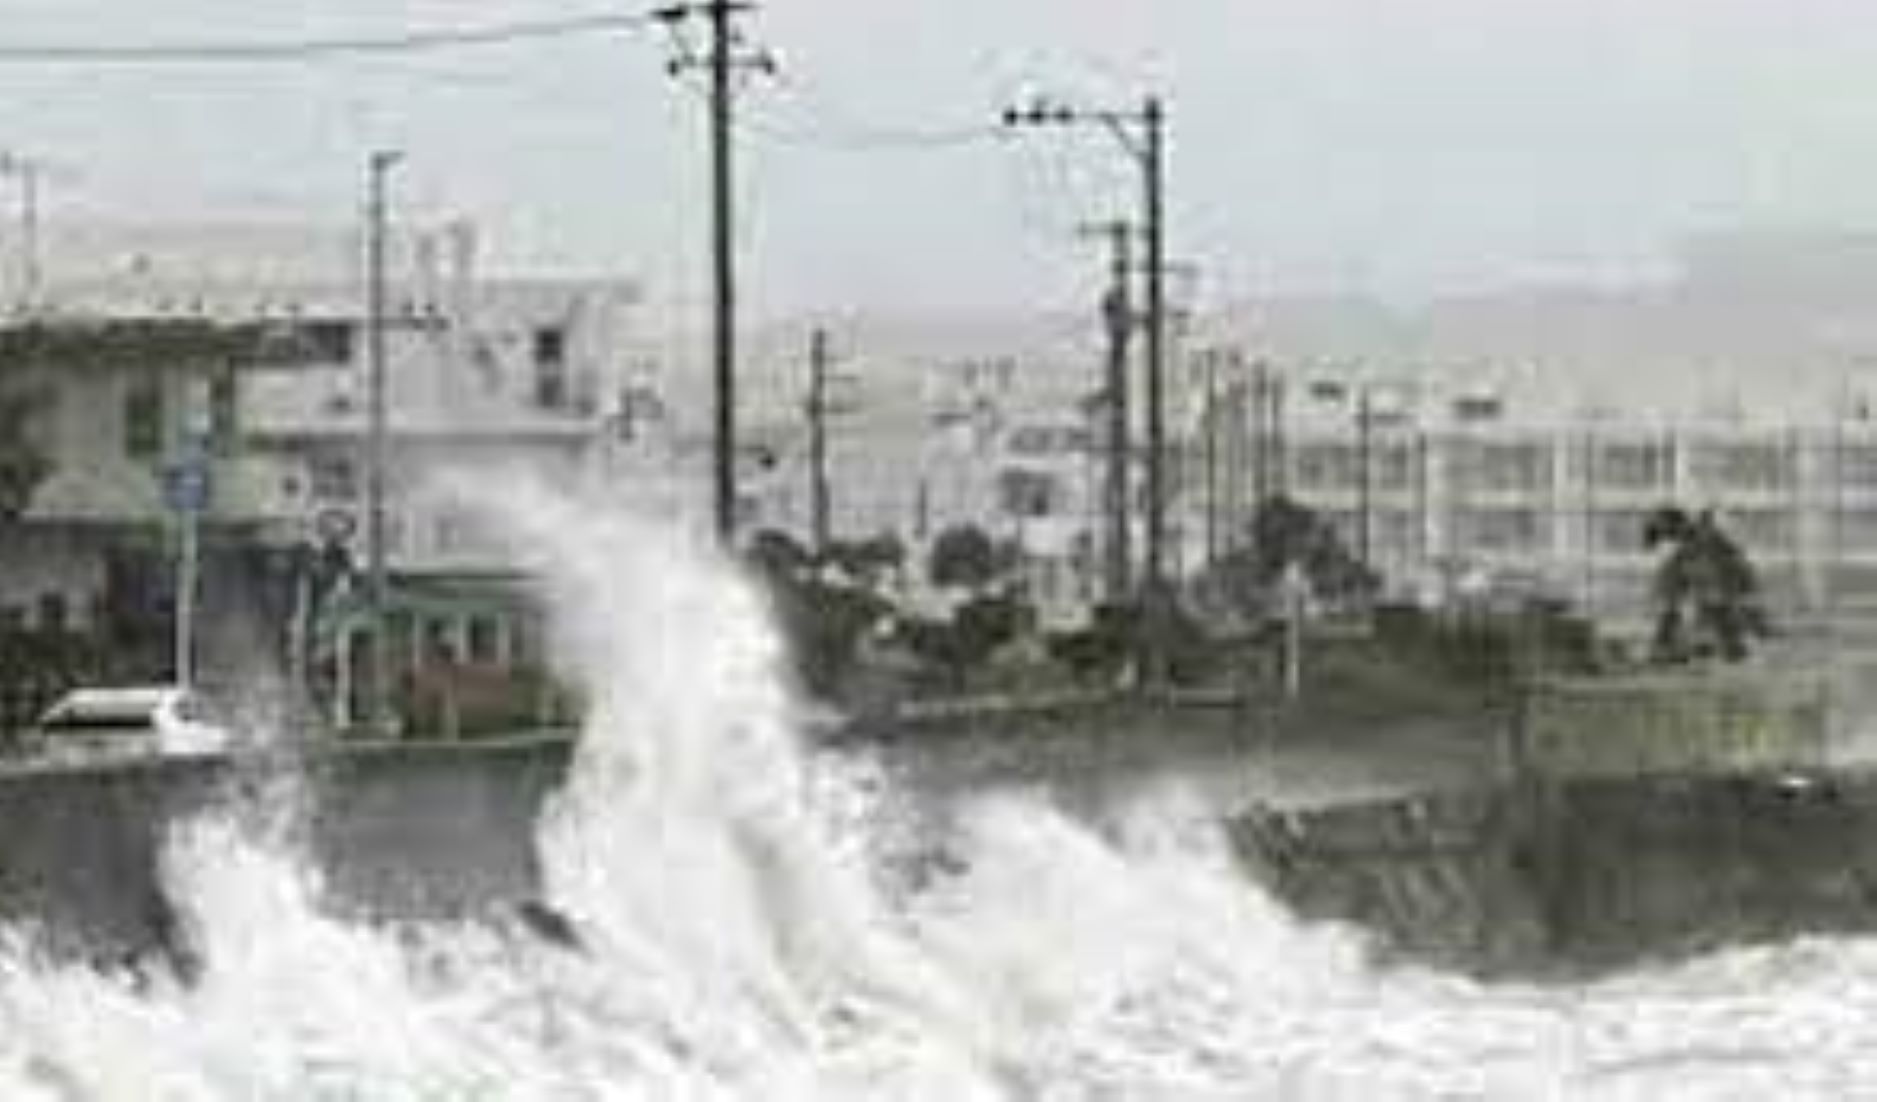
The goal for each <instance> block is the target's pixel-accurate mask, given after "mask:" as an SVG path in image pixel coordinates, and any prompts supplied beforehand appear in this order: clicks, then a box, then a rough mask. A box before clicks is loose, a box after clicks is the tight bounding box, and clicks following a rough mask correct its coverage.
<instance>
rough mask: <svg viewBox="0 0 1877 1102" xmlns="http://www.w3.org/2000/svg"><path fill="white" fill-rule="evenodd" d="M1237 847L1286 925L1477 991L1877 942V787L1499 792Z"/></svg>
mask: <svg viewBox="0 0 1877 1102" xmlns="http://www.w3.org/2000/svg"><path fill="white" fill-rule="evenodd" d="M1232 835H1233V840H1234V843H1235V845H1236V847H1237V849H1238V851H1239V853H1240V855H1241V856H1242V857H1243V858H1244V860H1245V861H1246V862H1247V864H1248V865H1249V866H1250V867H1251V869H1252V871H1253V872H1254V874H1255V875H1256V876H1257V878H1258V879H1259V880H1261V881H1262V882H1263V883H1265V884H1266V885H1268V886H1269V887H1270V889H1271V890H1272V891H1273V892H1275V893H1276V894H1277V895H1278V896H1279V897H1280V898H1282V899H1283V900H1285V901H1286V902H1287V903H1288V904H1289V905H1290V906H1291V907H1292V908H1293V909H1294V910H1295V911H1296V912H1297V913H1298V914H1299V915H1300V916H1302V917H1304V918H1307V919H1313V920H1334V921H1342V922H1349V923H1353V924H1355V925H1357V926H1358V927H1360V928H1361V929H1363V930H1365V931H1367V932H1368V933H1369V934H1370V935H1371V936H1372V937H1373V938H1374V939H1375V941H1376V944H1377V945H1378V946H1379V947H1380V948H1382V949H1383V950H1384V952H1385V953H1389V954H1396V955H1401V956H1405V957H1409V958H1413V959H1418V960H1422V961H1426V962H1430V963H1434V964H1437V965H1441V966H1445V967H1450V968H1454V969H1456V970H1459V971H1463V972H1467V973H1470V974H1474V975H1480V976H1487V977H1500V976H1528V977H1530V976H1535V977H1551V976H1556V977H1573V976H1582V975H1588V974H1596V973H1600V972H1606V971H1609V970H1613V969H1616V968H1621V967H1627V966H1631V965H1635V964H1637V963H1641V962H1646V961H1650V960H1666V959H1674V958H1678V957H1685V956H1688V955H1690V954H1694V953H1699V952H1703V951H1707V950H1711V949H1716V948H1721V947H1725V946H1730V945H1746V944H1760V943H1770V942H1778V941H1783V940H1787V939H1790V938H1792V937H1796V936H1801V935H1806V934H1830V933H1849V932H1860V931H1872V930H1877V773H1873V772H1858V773H1846V772H1825V771H1816V770H1814V771H1805V772H1761V773H1742V774H1719V773H1715V774H1688V775H1680V776H1666V775H1665V776H1653V777H1629V778H1617V777H1590V778H1577V779H1570V780H1563V781H1553V782H1547V783H1530V782H1525V783H1512V784H1501V785H1494V786H1490V787H1486V788H1480V789H1475V790H1469V791H1459V792H1449V793H1440V794H1431V795H1426V796H1422V797H1417V798H1413V799H1399V800H1391V801H1386V802H1377V803H1370V804H1352V805H1347V806H1340V807H1330V808H1322V809H1316V810H1312V811H1307V812H1272V811H1252V812H1250V813H1247V814H1245V815H1243V816H1240V817H1239V818H1237V819H1235V820H1234V821H1233V823H1232Z"/></svg>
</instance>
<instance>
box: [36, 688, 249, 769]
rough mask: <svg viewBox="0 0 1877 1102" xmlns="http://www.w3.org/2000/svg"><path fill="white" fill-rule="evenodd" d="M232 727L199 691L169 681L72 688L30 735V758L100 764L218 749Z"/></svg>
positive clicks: (224, 747)
mask: <svg viewBox="0 0 1877 1102" xmlns="http://www.w3.org/2000/svg"><path fill="white" fill-rule="evenodd" d="M230 741H231V736H230V731H229V728H228V727H227V725H226V723H225V722H223V721H222V720H221V719H220V717H219V716H217V714H216V713H215V711H214V709H213V708H212V707H211V706H210V705H209V703H208V701H207V700H205V699H204V698H203V697H202V696H201V695H200V694H198V693H195V692H192V691H190V690H187V689H182V688H178V687H176V686H171V685H158V686H139V687H134V688H93V689H74V690H72V691H71V692H69V693H67V694H65V696H63V697H61V698H60V699H59V701H58V702H57V703H55V704H53V705H52V707H51V708H48V709H47V710H46V713H45V714H44V715H43V716H41V717H40V719H39V722H38V723H37V724H35V725H34V727H33V731H32V733H31V735H30V736H29V737H28V738H27V739H26V741H25V744H24V746H23V748H22V749H23V751H24V754H25V756H26V757H27V758H28V760H31V761H34V762H46V763H50V764H72V765H80V764H96V763H100V762H113V761H127V760H138V759H144V758H169V757H192V756H198V755H210V754H219V753H222V752H224V751H226V750H227V749H228V747H229V744H230Z"/></svg>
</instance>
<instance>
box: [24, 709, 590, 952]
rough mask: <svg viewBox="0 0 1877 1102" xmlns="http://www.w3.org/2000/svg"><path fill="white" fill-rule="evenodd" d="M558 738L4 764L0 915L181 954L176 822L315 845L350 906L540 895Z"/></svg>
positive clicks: (72, 936) (71, 946) (97, 943)
mask: <svg viewBox="0 0 1877 1102" xmlns="http://www.w3.org/2000/svg"><path fill="white" fill-rule="evenodd" d="M567 757H568V743H567V741H566V740H565V739H560V738H551V737H550V738H530V739H516V740H510V741H505V742H489V743H481V744H473V745H471V744H462V745H430V746H418V745H406V746H371V747H343V748H326V749H318V750H310V751H308V752H306V753H303V754H294V755H276V756H267V757H260V756H255V757H247V758H239V759H236V758H216V759H198V760H171V761H153V762H143V763H134V764H124V765H116V766H111V767H105V768H95V769H56V770H54V769H43V770H42V769H34V770H20V771H12V772H7V773H0V921H5V922H6V923H8V924H9V925H14V926H18V927H23V928H25V929H27V930H29V931H30V932H31V934H32V935H33V937H34V939H35V941H36V943H37V944H38V945H39V946H40V947H41V948H43V949H45V950H46V951H48V952H50V953H51V954H53V955H55V956H74V955H76V956H83V957H89V958H94V959H97V958H102V959H112V958H115V957H119V956H125V955H132V956H134V955H137V954H140V953H143V952H147V951H151V950H168V949H172V948H174V941H175V936H176V933H177V929H176V919H175V915H174V913H173V911H172V909H171V905H170V903H169V901H168V899H167V896H166V895H165V892H164V889H163V885H162V879H161V878H162V873H161V869H160V862H161V855H162V851H163V846H164V840H165V838H166V837H167V835H168V833H169V831H170V828H171V827H172V826H174V825H176V824H178V823H182V822H186V821H188V820H190V819H191V818H193V817H197V816H202V815H207V814H220V815H227V816H233V817H235V818H236V819H237V820H239V821H241V822H243V823H245V824H246V825H247V828H248V829H251V830H253V831H255V832H265V833H269V834H273V835H276V836H277V837H279V838H280V839H281V840H282V842H283V843H284V844H287V845H291V846H295V847H297V848H299V849H300V850H301V851H302V852H304V853H306V854H308V855H309V856H310V857H311V858H312V861H313V865H314V867H315V868H316V869H317V871H318V874H319V876H320V878H321V880H322V882H323V885H324V887H325V889H326V891H327V901H328V903H329V904H330V905H331V906H333V907H334V908H336V909H338V910H341V911H345V912H356V913H367V914H371V915H373V916H377V917H382V918H387V919H400V918H417V917H456V916H461V915H465V914H468V913H471V912H473V911H476V910H479V909H484V908H487V907H490V906H502V905H505V904H507V903H510V902H519V901H521V900H524V899H528V898H530V897H531V896H532V895H533V893H534V892H535V891H536V890H537V888H536V885H537V881H538V875H537V869H536V866H535V854H534V850H533V839H532V825H533V823H534V820H535V817H536V815H537V813H538V811H539V809H540V806H541V804H542V802H543V800H544V798H545V796H546V794H547V793H548V792H550V791H552V790H553V788H554V787H555V786H556V785H557V784H558V783H559V779H560V777H561V775H562V772H563V771H564V769H565V766H566V761H567Z"/></svg>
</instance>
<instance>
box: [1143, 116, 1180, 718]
mask: <svg viewBox="0 0 1877 1102" xmlns="http://www.w3.org/2000/svg"><path fill="white" fill-rule="evenodd" d="M1140 128H1141V131H1142V139H1141V143H1142V148H1141V152H1140V161H1141V176H1142V186H1143V192H1144V194H1143V200H1144V205H1145V207H1146V212H1147V608H1146V613H1147V632H1148V637H1147V655H1146V658H1147V661H1146V663H1145V668H1144V669H1143V671H1142V673H1143V674H1144V675H1145V677H1146V681H1147V684H1148V686H1149V687H1150V688H1160V687H1163V686H1164V685H1165V684H1166V682H1167V678H1168V673H1169V671H1168V668H1167V642H1168V635H1169V631H1170V628H1171V619H1172V612H1173V609H1172V607H1171V602H1172V601H1173V599H1174V594H1173V592H1172V588H1171V585H1170V583H1169V580H1168V578H1167V572H1166V571H1167V567H1166V554H1167V547H1166V544H1167V444H1166V427H1167V426H1166V422H1167V410H1166V390H1167V297H1166V285H1167V284H1166V276H1167V271H1166V267H1167V257H1166V140H1165V132H1166V112H1165V110H1164V109H1163V108H1162V106H1161V103H1160V98H1159V97H1158V96H1151V95H1150V96H1148V97H1147V98H1146V100H1145V101H1143V102H1142V104H1141V111H1140Z"/></svg>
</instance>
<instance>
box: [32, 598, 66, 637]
mask: <svg viewBox="0 0 1877 1102" xmlns="http://www.w3.org/2000/svg"><path fill="white" fill-rule="evenodd" d="M66 614H67V613H66V606H65V594H63V593H60V592H57V591H56V590H55V591H53V592H50V593H41V594H40V595H39V630H41V631H55V632H56V631H64V630H65V628H66Z"/></svg>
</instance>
